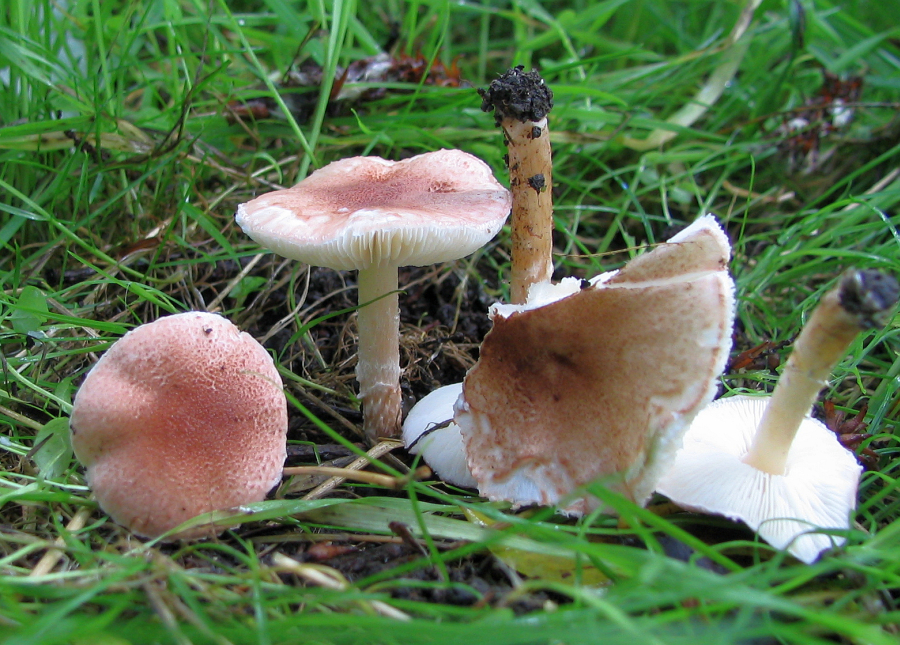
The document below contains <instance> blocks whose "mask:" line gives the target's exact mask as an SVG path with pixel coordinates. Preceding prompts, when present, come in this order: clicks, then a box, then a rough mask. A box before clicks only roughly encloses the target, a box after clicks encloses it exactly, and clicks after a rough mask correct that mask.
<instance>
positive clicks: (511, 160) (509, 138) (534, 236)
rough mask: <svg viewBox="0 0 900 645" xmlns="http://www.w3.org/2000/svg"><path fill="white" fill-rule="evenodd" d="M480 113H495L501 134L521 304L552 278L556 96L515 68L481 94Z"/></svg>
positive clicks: (513, 293)
mask: <svg viewBox="0 0 900 645" xmlns="http://www.w3.org/2000/svg"><path fill="white" fill-rule="evenodd" d="M479 93H480V94H481V96H482V98H483V99H484V102H483V103H482V106H481V107H482V109H483V110H485V111H490V110H494V115H495V117H496V120H497V124H498V125H499V126H500V127H501V129H502V130H503V136H504V139H505V142H506V146H507V156H508V164H509V188H510V192H511V193H512V216H511V218H510V227H511V245H512V250H511V256H512V268H511V273H510V300H511V301H512V303H513V304H522V303H524V302H525V300H526V299H527V297H528V289H529V288H530V287H531V285H532V284H535V283H536V282H547V281H549V280H550V277H551V275H552V273H553V196H552V184H553V180H552V167H553V166H552V161H551V150H550V133H549V131H548V128H547V113H548V112H549V111H550V108H552V107H553V93H552V92H551V91H550V89H549V88H548V87H547V86H546V85H545V84H544V80H543V79H542V78H541V76H540V74H538V73H537V72H536V71H531V72H528V73H525V72H523V71H522V67H515V68H513V69H511V70H509V71H508V72H506V73H505V74H503V75H502V76H501V77H500V78H498V79H497V80H495V81H494V82H493V83H491V85H490V87H488V89H487V90H480V91H479Z"/></svg>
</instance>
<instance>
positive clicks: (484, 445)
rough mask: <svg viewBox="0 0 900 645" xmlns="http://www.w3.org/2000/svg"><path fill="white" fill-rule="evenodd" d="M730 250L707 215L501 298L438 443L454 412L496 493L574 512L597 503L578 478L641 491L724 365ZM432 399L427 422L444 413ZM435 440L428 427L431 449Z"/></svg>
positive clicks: (629, 492) (488, 490) (639, 497)
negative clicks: (624, 257)
mask: <svg viewBox="0 0 900 645" xmlns="http://www.w3.org/2000/svg"><path fill="white" fill-rule="evenodd" d="M729 255H730V247H729V244H728V240H727V238H726V237H725V235H724V233H723V232H722V230H721V229H720V228H719V226H718V224H717V223H716V222H715V219H714V218H713V217H712V216H705V217H701V218H699V219H698V220H697V221H696V222H695V223H694V224H692V225H691V226H689V227H688V228H686V229H685V230H684V231H682V232H681V233H680V234H678V235H676V236H675V237H673V238H672V239H671V240H669V242H668V243H666V244H663V245H660V246H659V247H657V248H656V249H654V250H653V251H651V252H649V253H647V254H645V255H642V256H639V257H637V258H635V259H634V260H632V261H631V262H630V263H629V264H627V265H626V266H625V267H624V268H623V269H621V270H620V271H616V272H610V273H605V274H603V275H601V276H597V277H596V278H594V279H593V280H591V281H581V280H577V279H575V278H566V279H563V281H562V282H560V283H559V284H557V285H552V284H550V283H541V284H536V285H534V286H533V287H532V288H531V290H530V294H529V302H528V303H527V304H526V305H523V306H515V305H494V307H492V309H491V314H492V317H493V320H494V328H493V329H492V330H491V332H490V333H489V334H488V335H487V337H486V338H485V340H484V343H483V344H482V347H481V357H480V358H479V361H478V363H477V364H476V365H475V367H473V368H472V369H471V370H470V371H469V373H468V375H467V376H466V379H465V383H464V385H463V390H462V395H461V396H460V397H459V398H458V400H457V402H456V404H455V411H456V414H455V417H454V421H455V424H452V425H449V426H447V427H446V428H440V429H437V430H435V432H434V434H438V433H441V434H443V435H444V438H443V439H441V443H442V447H443V446H447V445H450V446H452V445H453V439H454V437H455V435H454V434H453V430H454V425H458V428H459V431H460V432H461V437H462V441H461V442H459V443H457V444H456V445H457V446H458V447H457V448H456V450H457V451H458V452H464V454H465V457H466V462H467V464H468V467H469V471H470V473H471V475H472V477H473V479H474V481H475V482H477V484H478V490H479V492H480V493H481V494H482V495H484V496H486V497H489V498H490V499H495V500H507V501H510V502H513V503H514V504H516V505H523V504H532V503H537V504H548V505H549V504H562V505H563V506H564V507H565V510H566V511H567V512H572V513H579V512H584V511H585V510H588V509H591V508H594V507H595V506H597V504H596V500H595V499H594V498H592V497H589V496H586V495H581V494H577V493H575V491H576V489H578V488H579V487H581V486H583V485H585V484H587V483H589V482H591V481H592V480H595V479H597V478H604V481H605V482H606V483H608V484H610V485H611V486H612V487H614V488H616V489H617V490H619V491H620V492H622V493H623V494H625V495H626V496H628V497H630V498H631V499H632V500H634V501H636V502H638V503H643V502H644V501H646V499H647V497H648V496H649V495H650V493H651V492H652V490H653V487H654V486H655V484H656V479H657V478H658V476H659V474H660V473H661V471H662V469H663V468H664V467H665V466H666V462H667V460H668V459H669V458H670V457H671V455H673V454H674V451H675V450H676V449H677V447H678V442H679V439H680V436H681V432H682V431H683V429H684V428H686V427H687V424H688V423H689V422H690V420H691V419H692V418H693V416H694V415H695V414H696V412H697V411H698V410H699V409H700V408H701V407H702V406H703V405H704V404H706V403H708V402H709V401H710V400H711V399H712V397H713V395H714V393H715V388H716V380H717V378H718V376H719V374H720V373H721V371H722V369H723V368H724V366H725V360H726V358H727V354H728V349H729V347H730V339H731V326H732V320H733V317H734V299H733V283H732V281H731V278H730V276H729V275H728V271H727V263H728V259H729ZM439 391H440V390H439ZM427 399H428V397H426V398H425V399H423V400H422V401H421V402H420V403H419V404H417V405H416V407H414V408H413V410H412V411H411V412H410V418H413V417H414V415H415V414H416V413H417V409H418V408H419V406H424V405H425V404H426V401H427ZM428 407H430V408H431V410H430V411H429V412H427V413H425V418H426V421H424V422H417V425H418V427H419V428H422V429H425V426H427V425H428V420H431V421H438V420H440V418H441V416H442V415H446V412H445V411H442V410H441V409H440V406H438V409H437V410H435V409H434V407H433V406H428ZM429 414H430V416H428V415H429ZM412 431H413V428H412V427H410V433H409V434H408V435H406V434H405V436H407V440H408V441H410V440H411V439H412V436H413V434H414V433H413V432H412ZM427 441H428V437H427V436H426V437H424V438H422V439H419V442H420V443H422V444H423V446H424V447H425V449H426V450H427V449H428V445H427ZM444 441H446V443H444ZM444 449H445V450H446V451H447V453H450V454H443V455H441V458H442V459H443V460H445V461H446V462H447V463H449V464H455V463H457V460H458V457H456V456H454V455H453V454H452V450H451V448H449V447H448V448H444ZM424 456H425V459H426V461H428V462H429V464H431V465H432V466H433V467H434V462H433V461H432V459H433V457H430V456H429V453H428V452H425V453H424ZM436 472H438V473H439V474H442V472H443V471H442V469H441V467H440V466H439V467H438V468H437V469H436ZM459 481H460V480H457V482H459ZM573 494H574V496H573Z"/></svg>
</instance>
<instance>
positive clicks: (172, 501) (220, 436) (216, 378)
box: [70, 312, 287, 539]
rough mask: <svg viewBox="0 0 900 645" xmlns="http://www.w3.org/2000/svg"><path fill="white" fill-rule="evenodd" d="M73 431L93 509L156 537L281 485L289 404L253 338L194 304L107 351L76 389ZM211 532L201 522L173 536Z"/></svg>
mask: <svg viewBox="0 0 900 645" xmlns="http://www.w3.org/2000/svg"><path fill="white" fill-rule="evenodd" d="M70 432H71V437H72V447H73V448H74V450H75V455H76V456H77V457H78V460H79V461H81V463H82V464H84V466H85V467H86V469H87V482H88V485H89V486H90V487H91V489H93V491H94V494H95V495H96V497H97V501H98V502H99V503H100V507H101V508H102V509H103V510H104V511H106V512H107V513H108V514H109V515H110V517H112V518H113V519H114V520H115V521H116V522H118V523H119V524H122V525H123V526H125V527H127V528H129V529H131V530H132V531H133V532H134V533H136V534H138V535H142V536H146V537H151V538H152V537H157V536H159V535H162V534H163V533H165V532H167V531H169V530H170V529H173V528H175V527H176V526H178V525H179V524H181V523H182V522H185V521H186V520H189V519H190V518H192V517H194V516H196V515H198V514H201V513H206V512H209V511H213V510H216V509H222V508H229V507H233V506H239V505H242V504H248V503H251V502H257V501H260V500H262V499H263V498H264V497H265V495H266V493H267V492H268V491H269V490H270V489H271V488H272V487H274V486H275V485H277V484H278V482H279V481H280V479H281V471H282V467H283V465H284V460H285V456H286V445H285V443H286V441H285V438H286V433H287V402H286V399H285V396H284V393H283V392H282V389H281V378H280V376H279V375H278V371H277V369H276V368H275V364H274V363H273V361H272V358H271V356H269V354H268V353H267V352H266V350H265V349H263V347H262V346H261V345H260V344H259V343H257V342H256V341H255V340H254V339H253V337H251V336H250V335H249V334H246V333H244V332H241V331H240V330H238V329H237V327H235V326H234V325H233V324H231V323H230V322H229V321H228V320H226V319H225V318H223V317H221V316H218V315H216V314H210V313H204V312H189V313H184V314H177V315H174V316H167V317H165V318H161V319H159V320H157V321H155V322H152V323H149V324H146V325H141V326H140V327H137V328H135V329H134V330H132V331H130V332H128V333H127V334H125V335H124V336H123V337H122V338H121V339H119V340H118V341H116V342H115V343H114V344H113V345H112V346H111V347H110V348H109V350H107V352H106V353H105V354H104V355H103V356H102V357H101V358H100V360H99V361H98V362H97V364H96V365H94V367H93V368H92V369H91V371H90V372H89V373H88V375H87V377H86V378H85V380H84V383H83V384H82V386H81V388H80V389H79V390H78V393H77V395H76V396H75V403H74V407H73V409H72V416H71V419H70ZM218 532H219V530H217V529H216V527H215V526H212V525H204V526H199V527H196V528H194V529H191V530H188V531H185V532H182V533H181V534H178V535H174V536H172V538H183V539H186V538H196V537H206V536H212V535H215V534H217V533H218Z"/></svg>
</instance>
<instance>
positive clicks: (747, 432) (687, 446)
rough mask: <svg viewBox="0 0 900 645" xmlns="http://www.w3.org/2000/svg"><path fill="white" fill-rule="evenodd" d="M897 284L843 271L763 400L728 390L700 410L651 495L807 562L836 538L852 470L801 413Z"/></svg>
mask: <svg viewBox="0 0 900 645" xmlns="http://www.w3.org/2000/svg"><path fill="white" fill-rule="evenodd" d="M897 289H898V288H897V283H896V282H895V281H894V280H893V279H892V278H890V277H888V276H885V275H884V274H881V273H878V272H876V271H855V270H851V271H848V272H847V273H845V274H844V275H843V276H842V278H841V279H840V282H839V283H838V285H837V287H836V288H835V289H833V290H831V291H830V292H828V293H827V294H826V295H825V297H824V298H823V299H822V302H821V303H820V304H819V306H818V307H817V308H816V309H815V311H814V312H813V314H812V316H811V317H810V319H809V321H808V322H807V324H806V325H805V326H804V328H803V330H802V331H801V333H800V335H799V336H798V338H797V340H796V341H795V343H794V349H793V352H792V353H791V356H790V358H789V359H788V361H787V364H786V365H785V368H784V371H783V372H782V375H781V377H780V379H779V380H778V383H777V385H776V386H775V390H774V392H773V394H772V396H771V397H748V396H734V397H730V398H728V399H720V400H719V401H716V402H715V403H713V404H712V405H710V406H709V407H707V408H705V409H704V410H702V411H701V412H700V413H699V414H698V415H697V418H696V419H695V420H694V422H693V423H692V424H691V426H690V428H689V429H688V431H687V433H686V434H685V437H684V446H683V448H682V449H681V450H680V451H679V452H678V453H677V455H676V458H675V461H674V463H673V465H672V467H671V468H670V469H669V470H668V471H667V472H666V473H665V474H664V475H663V477H662V478H661V480H660V482H659V485H658V486H657V491H658V492H660V493H662V494H663V495H665V496H667V497H668V498H669V499H671V500H672V501H673V502H675V503H676V504H678V505H679V506H682V507H684V508H687V509H689V510H696V511H699V512H704V513H715V514H718V515H724V516H725V517H728V518H730V519H733V520H740V521H743V522H744V523H745V524H747V526H749V527H750V528H751V529H753V530H754V531H756V532H757V533H758V534H759V535H760V537H762V538H763V539H765V540H766V541H767V542H768V543H769V544H771V545H772V546H774V547H775V548H777V549H786V550H787V551H789V552H790V553H791V554H793V555H794V556H795V557H797V558H798V559H799V560H802V561H803V562H806V563H811V562H813V561H815V560H816V558H818V556H819V554H820V553H821V552H822V551H823V550H825V549H827V548H829V547H831V546H834V545H841V544H843V543H844V541H845V539H844V538H843V537H842V536H839V535H828V534H825V533H820V532H814V531H817V530H818V529H819V528H826V529H837V530H846V529H847V528H849V518H850V514H851V512H852V511H853V509H854V508H855V507H856V489H857V486H858V483H859V475H860V472H861V470H862V469H861V467H860V465H859V464H858V462H857V460H856V458H855V457H854V456H853V454H852V453H850V452H849V451H847V450H846V449H845V448H844V447H843V446H841V445H840V442H839V441H838V440H837V438H836V437H835V435H834V433H833V432H831V431H830V430H828V428H827V427H826V426H825V425H824V424H823V423H821V422H820V421H817V420H815V419H813V418H811V417H810V416H809V415H810V410H811V408H812V406H813V403H814V402H815V400H816V397H817V396H818V394H819V391H820V390H821V389H822V387H823V386H824V385H825V384H826V383H827V381H828V378H829V376H830V374H831V370H832V369H833V367H834V365H835V364H836V363H837V362H838V360H840V358H841V356H842V355H843V353H844V352H845V351H846V349H847V347H848V346H849V345H850V343H851V342H852V341H853V339H854V338H855V337H856V335H857V334H858V333H859V331H860V330H861V329H866V328H870V327H874V326H876V325H879V324H880V322H879V321H880V318H881V317H882V316H883V315H884V314H885V313H886V312H887V310H888V309H890V308H891V307H892V306H893V305H894V303H895V302H896V301H897Z"/></svg>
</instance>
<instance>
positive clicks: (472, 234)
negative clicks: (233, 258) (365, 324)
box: [235, 150, 511, 269]
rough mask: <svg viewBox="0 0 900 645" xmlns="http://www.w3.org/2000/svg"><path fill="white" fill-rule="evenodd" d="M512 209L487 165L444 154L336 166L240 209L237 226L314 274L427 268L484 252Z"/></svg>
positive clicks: (351, 161) (465, 156) (356, 160)
mask: <svg viewBox="0 0 900 645" xmlns="http://www.w3.org/2000/svg"><path fill="white" fill-rule="evenodd" d="M510 204H511V199H510V196H509V191H507V190H506V189H505V188H504V187H503V186H502V185H500V183H499V182H498V181H497V180H496V179H495V178H494V176H493V173H492V172H491V169H490V167H489V166H488V165H487V164H486V163H484V162H483V161H481V160H480V159H478V158H477V157H474V156H472V155H470V154H468V153H465V152H462V151H459V150H438V151H436V152H429V153H425V154H421V155H418V156H415V157H411V158H409V159H404V160H403V161H397V162H394V161H387V160H385V159H381V158H379V157H351V158H349V159H342V160H340V161H335V162H334V163H331V164H328V165H327V166H325V167H324V168H320V169H319V170H317V171H315V172H314V173H312V174H311V175H310V176H309V177H307V178H306V179H304V180H303V181H301V182H300V183H298V184H297V185H296V186H294V187H292V188H288V189H286V190H278V191H274V192H271V193H267V194H265V195H261V196H260V197H257V198H256V199H254V200H252V201H250V202H247V203H246V204H241V205H240V206H238V210H237V215H236V217H235V219H236V221H237V223H238V225H239V226H240V227H241V228H242V229H243V230H244V232H245V233H246V234H247V235H249V236H250V237H251V238H253V240H255V241H256V242H257V243H259V244H260V245H261V246H263V247H264V248H267V249H270V250H272V251H274V252H275V253H277V254H279V255H281V256H284V257H286V258H291V259H294V260H299V261H302V262H306V263H308V264H313V265H315V266H324V267H330V268H332V269H367V268H369V267H371V266H374V265H393V266H409V265H416V266H423V265H427V264H433V263H435V262H446V261H449V260H455V259H457V258H461V257H464V256H466V255H469V254H470V253H473V252H474V251H476V250H477V249H479V248H481V247H482V246H484V244H486V243H487V242H488V241H489V240H490V239H491V238H492V237H494V236H495V235H496V234H497V232H498V231H499V230H500V227H501V226H503V222H504V221H505V220H506V217H507V216H508V215H509V210H510Z"/></svg>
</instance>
